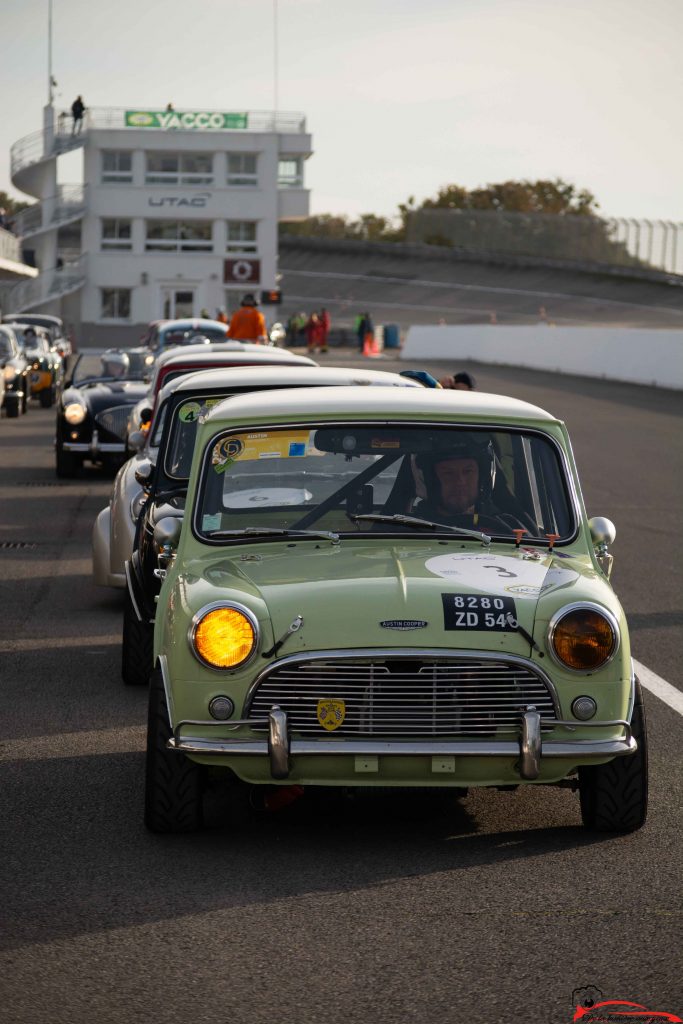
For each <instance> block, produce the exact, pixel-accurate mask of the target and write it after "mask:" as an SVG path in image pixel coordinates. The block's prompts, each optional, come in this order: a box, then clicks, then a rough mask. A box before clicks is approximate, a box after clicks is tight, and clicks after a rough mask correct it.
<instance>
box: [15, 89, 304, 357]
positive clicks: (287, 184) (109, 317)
mask: <svg viewBox="0 0 683 1024" xmlns="http://www.w3.org/2000/svg"><path fill="white" fill-rule="evenodd" d="M77 148H82V151H83V185H82V186H80V185H76V186H67V185H58V183H57V161H58V158H59V156H60V155H62V154H64V153H66V152H69V151H71V150H73V149H77ZM311 151H312V150H311V137H310V135H309V134H308V133H307V131H306V125H305V120H304V118H303V116H302V115H300V114H284V113H266V112H232V111H230V112H224V111H174V110H166V111H157V110H145V109H137V110H118V109H95V110H90V111H87V112H86V114H85V117H84V120H83V124H82V126H80V130H79V125H74V124H73V123H72V120H71V117H68V118H66V117H64V116H63V117H62V118H60V119H58V120H57V121H55V117H54V111H53V109H52V108H51V107H47V108H45V118H44V129H43V131H42V132H38V133H35V134H34V135H33V136H29V137H28V138H26V139H22V140H20V141H19V142H18V143H16V144H15V146H14V147H13V148H12V180H13V183H14V184H15V186H16V187H17V188H19V189H21V190H23V191H24V192H27V193H28V194H29V195H31V196H33V197H35V198H36V199H37V200H38V201H39V202H38V204H37V205H36V206H32V207H31V208H30V209H29V210H26V211H24V214H23V215H21V218H22V219H21V221H20V223H19V224H18V229H19V231H20V233H21V235H22V242H23V247H24V250H25V251H28V253H29V255H30V254H32V255H33V257H34V259H35V263H36V265H37V267H38V269H39V270H40V277H39V279H38V281H36V282H31V283H30V284H27V285H22V286H20V287H19V286H18V287H17V292H16V301H15V302H14V305H15V306H16V307H17V311H21V310H28V309H33V310H38V309H40V310H42V311H43V312H51V313H55V314H56V315H58V316H62V317H63V318H64V319H65V321H67V322H68V323H69V324H70V325H72V328H73V331H74V333H75V336H76V338H77V340H78V341H79V342H81V343H82V344H86V345H87V344H107V345H113V344H133V343H135V340H137V338H138V337H139V335H140V334H141V333H142V332H143V330H144V328H145V327H146V325H147V324H148V323H149V322H150V321H151V320H157V319H162V318H164V319H165V318H174V317H180V316H183V317H184V316H199V315H200V314H201V313H202V312H204V313H205V314H206V313H207V312H208V313H209V314H210V316H211V317H215V315H216V313H217V311H218V310H219V309H220V308H222V307H223V308H225V309H226V310H227V311H228V313H229V312H230V311H231V310H232V309H234V308H236V306H237V305H239V301H240V298H241V296H242V295H243V294H244V292H246V291H251V292H254V293H257V294H258V293H263V292H272V291H275V290H277V287H278V270H277V249H278V222H279V221H281V220H297V219H301V218H304V217H306V216H308V212H309V193H308V190H307V189H306V188H305V187H304V163H305V160H306V159H307V158H308V157H309V156H310V155H311ZM20 288H21V289H23V291H22V290H20ZM264 311H265V312H266V313H268V307H267V306H265V307H264ZM270 319H271V320H272V319H274V315H272V314H271V315H270Z"/></svg>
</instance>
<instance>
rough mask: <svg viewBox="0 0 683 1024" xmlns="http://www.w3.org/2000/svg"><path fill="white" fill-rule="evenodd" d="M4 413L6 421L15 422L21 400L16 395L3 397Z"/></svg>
mask: <svg viewBox="0 0 683 1024" xmlns="http://www.w3.org/2000/svg"><path fill="white" fill-rule="evenodd" d="M5 412H6V414H7V419H8V420H15V419H17V417H18V416H19V413H20V412H21V400H20V399H19V398H18V397H17V396H16V395H5Z"/></svg>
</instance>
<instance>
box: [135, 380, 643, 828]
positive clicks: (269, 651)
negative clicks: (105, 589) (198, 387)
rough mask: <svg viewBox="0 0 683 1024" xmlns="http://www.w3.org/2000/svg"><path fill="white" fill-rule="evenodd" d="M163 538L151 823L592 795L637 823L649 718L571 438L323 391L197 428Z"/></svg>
mask: <svg viewBox="0 0 683 1024" xmlns="http://www.w3.org/2000/svg"><path fill="white" fill-rule="evenodd" d="M198 415H199V421H200V422H199V428H198V433H197V442H196V448H195V452H194V461H193V465H192V474H191V478H190V483H189V493H188V499H187V505H186V510H185V516H184V520H181V519H180V518H168V519H162V520H161V521H160V522H159V523H157V526H156V529H155V543H156V545H157V548H158V551H159V568H158V570H157V572H158V574H159V575H160V576H161V577H163V578H164V582H163V586H162V590H161V594H160V597H159V601H158V606H157V615H156V624H155V636H154V664H155V666H156V667H155V671H154V673H153V675H152V680H151V687H150V710H149V731H148V741H147V743H148V745H147V779H146V807H145V820H146V824H147V826H148V828H150V829H152V830H153V831H155V832H186V831H191V830H194V829H196V828H198V827H200V826H201V824H202V808H203V795H204V791H205V788H206V781H207V776H208V775H209V774H212V775H214V774H215V773H216V771H217V770H220V769H223V770H224V771H225V772H227V773H228V774H229V775H230V776H231V778H232V780H233V781H234V780H235V779H237V780H241V781H242V782H243V783H245V784H249V785H251V786H264V787H272V786H275V785H280V786H297V787H301V786H303V787H306V786H343V787H360V786H378V787H386V786H394V787H400V786H403V787H436V786H438V787H447V786H450V787H456V788H459V789H463V788H467V787H470V786H493V787H496V786H498V787H510V786H515V785H518V784H536V785H538V784H551V785H563V786H567V787H569V788H571V789H575V790H578V793H579V796H580V804H581V813H582V817H583V822H584V824H585V825H586V826H587V827H589V828H591V829H597V830H602V831H615V832H629V831H632V830H634V829H637V828H639V827H640V826H641V825H642V824H643V823H644V821H645V816H646V809H647V750H646V729H645V716H644V709H643V704H642V696H641V691H640V686H639V684H638V681H637V680H636V679H635V677H634V674H633V668H632V663H631V654H630V647H629V638H628V632H627V627H626V621H625V618H624V613H623V610H622V608H621V606H620V604H619V602H618V600H617V598H616V597H615V595H614V593H613V591H612V588H611V586H610V584H609V570H610V567H611V555H610V554H609V553H608V550H607V548H608V545H609V544H610V543H611V541H612V540H613V538H614V527H613V526H612V524H611V523H610V522H609V520H606V519H603V518H595V519H591V520H588V519H587V518H586V512H585V509H584V505H583V499H582V497H581V491H580V487H579V480H578V476H577V471H576V467H575V465H574V460H573V456H572V451H571V446H570V442H569V438H568V436H567V432H566V429H565V427H564V425H563V424H562V423H561V422H559V421H558V420H557V419H555V418H554V417H553V416H551V415H550V414H549V413H547V412H544V411H543V410H542V409H539V408H536V407H534V406H531V405H527V404H526V403H523V402H519V401H516V400H514V399H510V398H503V397H500V396H496V395H487V394H480V393H469V392H461V391H434V390H422V389H405V390H403V389H394V388H362V387H344V388H320V389H318V388H309V389H306V390H305V391H296V390H283V391H279V392H273V393H272V394H271V395H270V396H269V400H268V403H267V407H266V409H265V410H264V402H263V399H262V396H259V395H255V396H252V395H245V396H240V397H236V398H233V399H230V400H228V401H225V402H221V403H220V404H219V405H216V406H214V407H213V408H212V409H210V410H199V411H198Z"/></svg>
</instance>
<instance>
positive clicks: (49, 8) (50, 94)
mask: <svg viewBox="0 0 683 1024" xmlns="http://www.w3.org/2000/svg"><path fill="white" fill-rule="evenodd" d="M53 89H54V78H53V77H52V0H47V102H48V106H50V107H51V106H52V100H53V97H54V92H53Z"/></svg>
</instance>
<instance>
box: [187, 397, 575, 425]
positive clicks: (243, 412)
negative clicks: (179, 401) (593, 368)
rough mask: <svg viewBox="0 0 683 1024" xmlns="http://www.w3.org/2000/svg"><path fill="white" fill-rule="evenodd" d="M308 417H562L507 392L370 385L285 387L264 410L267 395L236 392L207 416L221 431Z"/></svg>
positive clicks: (549, 420)
mask: <svg viewBox="0 0 683 1024" xmlns="http://www.w3.org/2000/svg"><path fill="white" fill-rule="evenodd" d="M264 416H265V418H268V419H287V418H289V417H291V418H292V419H293V420H297V419H300V418H302V417H308V416H312V417H322V418H324V419H335V418H337V417H341V418H344V419H346V418H364V417H368V418H370V419H376V418H378V417H386V418H387V419H389V420H391V419H404V418H406V419H410V418H412V417H413V416H415V417H417V418H419V419H428V418H432V419H434V420H439V419H441V418H442V417H443V418H444V419H446V420H449V419H451V417H456V418H458V419H464V420H471V421H472V422H487V423H489V422H491V421H494V420H501V421H503V423H505V422H506V421H509V422H510V423H518V422H519V421H525V422H532V423H536V424H538V425H539V426H540V425H549V424H557V423H559V420H557V419H556V417H554V416H552V415H551V414H550V413H549V412H546V411H545V409H540V408H539V407H538V406H536V405H530V404H529V403H528V402H522V401H520V400H519V399H518V398H510V397H508V396H507V395H492V394H487V393H486V392H482V391H455V390H450V389H448V390H447V389H445V388H444V389H441V388H438V389H436V388H423V387H417V388H373V389H372V392H371V393H370V392H369V391H368V389H367V388H365V387H339V388H330V387H327V388H305V389H300V390H289V389H282V390H280V391H273V392H272V393H271V394H270V395H269V396H268V407H267V410H265V411H264V406H263V399H262V397H260V396H259V394H258V392H255V393H253V394H246V395H236V396H234V397H233V398H230V399H227V400H226V401H225V402H220V403H219V404H218V405H216V406H214V408H213V409H212V410H211V412H210V413H209V415H208V416H207V419H206V422H207V425H208V424H210V426H211V428H213V429H215V428H216V427H218V426H220V425H221V422H222V421H227V422H228V423H230V424H232V423H233V422H234V421H235V420H239V419H240V418H244V419H245V420H249V419H250V418H251V417H254V418H256V419H260V420H263V419H264Z"/></svg>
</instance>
